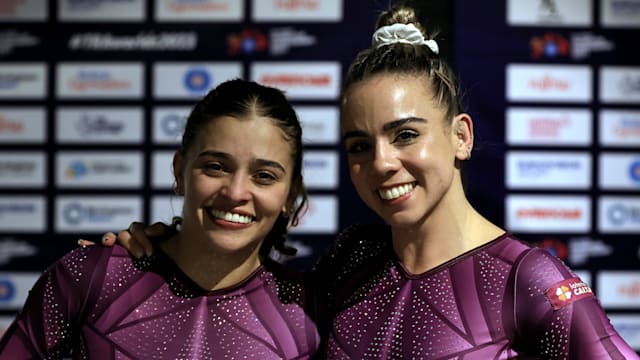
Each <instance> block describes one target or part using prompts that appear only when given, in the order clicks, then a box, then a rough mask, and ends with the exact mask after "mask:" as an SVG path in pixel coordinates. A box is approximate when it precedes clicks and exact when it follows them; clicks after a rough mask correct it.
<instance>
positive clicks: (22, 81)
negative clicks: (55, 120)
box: [0, 63, 47, 99]
mask: <svg viewBox="0 0 640 360" xmlns="http://www.w3.org/2000/svg"><path fill="white" fill-rule="evenodd" d="M46 90H47V66H46V65H45V64H37V63H2V66H0V99H44V98H45V97H46Z"/></svg>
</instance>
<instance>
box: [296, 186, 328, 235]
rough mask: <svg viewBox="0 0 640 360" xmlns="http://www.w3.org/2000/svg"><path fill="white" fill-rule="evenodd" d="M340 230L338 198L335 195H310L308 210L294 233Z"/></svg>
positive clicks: (324, 232)
mask: <svg viewBox="0 0 640 360" xmlns="http://www.w3.org/2000/svg"><path fill="white" fill-rule="evenodd" d="M337 231H338V198H337V197H336V196H333V195H312V196H309V206H308V208H307V212H306V213H305V214H304V216H303V217H302V218H301V219H300V223H299V224H298V226H296V227H294V228H293V229H292V230H291V233H292V234H335V233H336V232H337Z"/></svg>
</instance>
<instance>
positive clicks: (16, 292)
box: [0, 271, 42, 310]
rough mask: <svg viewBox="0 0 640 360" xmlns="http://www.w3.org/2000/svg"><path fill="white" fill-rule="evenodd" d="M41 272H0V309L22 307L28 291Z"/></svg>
mask: <svg viewBox="0 0 640 360" xmlns="http://www.w3.org/2000/svg"><path fill="white" fill-rule="evenodd" d="M41 274H42V273H40V272H8V271H1V272H0V309H2V310H17V309H22V307H23V306H24V302H25V301H26V300H27V296H29V291H30V290H31V288H32V287H33V285H34V284H35V283H36V281H37V280H38V278H39V277H40V275H41Z"/></svg>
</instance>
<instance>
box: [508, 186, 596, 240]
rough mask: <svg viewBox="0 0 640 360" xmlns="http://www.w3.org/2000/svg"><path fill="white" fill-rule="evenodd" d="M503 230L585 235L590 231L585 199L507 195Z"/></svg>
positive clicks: (580, 197)
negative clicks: (504, 227)
mask: <svg viewBox="0 0 640 360" xmlns="http://www.w3.org/2000/svg"><path fill="white" fill-rule="evenodd" d="M506 203H507V204H506V217H507V219H506V227H507V229H509V230H511V231H514V232H523V233H536V232H543V233H587V232H589V231H590V230H591V199H590V198H589V197H588V196H565V195H562V196H556V195H508V196H507V198H506Z"/></svg>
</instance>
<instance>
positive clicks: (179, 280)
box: [0, 246, 320, 360]
mask: <svg viewBox="0 0 640 360" xmlns="http://www.w3.org/2000/svg"><path fill="white" fill-rule="evenodd" d="M156 254H157V255H154V256H153V257H151V258H146V259H143V260H132V259H131V258H130V257H129V254H128V253H127V252H126V250H124V249H123V248H122V247H120V246H115V247H113V248H105V247H100V246H92V247H88V248H86V249H85V248H78V249H76V250H74V251H72V252H71V253H69V254H68V255H66V256H65V257H63V258H62V259H61V260H59V261H58V262H56V263H55V264H54V265H52V266H51V267H50V268H48V269H47V270H46V271H45V272H44V273H43V275H42V276H41V277H40V279H39V280H38V282H37V283H36V284H35V286H34V288H33V289H32V290H31V292H30V294H29V297H28V299H27V302H26V304H25V306H24V309H23V310H22V311H21V312H20V313H19V315H18V316H17V319H16V321H15V322H14V323H13V324H12V325H11V326H10V327H9V329H7V332H6V333H5V335H4V337H3V338H2V340H1V341H0V359H11V360H16V359H31V358H61V357H63V356H68V355H67V354H68V353H69V351H71V352H72V356H73V358H78V359H83V358H100V359H239V358H242V359H260V360H263V359H282V358H285V359H306V358H310V357H311V356H312V355H313V354H314V353H315V352H316V350H317V348H318V346H319V340H320V339H319V336H318V332H317V329H316V325H315V322H314V318H315V316H316V315H315V314H314V311H315V310H314V309H315V307H316V306H315V300H314V299H315V298H314V294H310V293H308V291H310V289H311V288H310V287H308V286H306V284H305V281H306V279H304V278H303V275H302V274H299V273H295V272H291V271H288V270H285V269H284V268H283V267H281V266H280V265H279V264H277V263H275V262H273V261H266V262H265V263H264V264H263V266H261V267H260V268H259V269H258V270H256V271H255V272H254V273H253V274H252V275H251V276H250V277H249V278H247V279H246V280H245V281H244V282H242V283H240V284H238V285H236V286H234V287H232V288H228V289H224V290H219V291H205V290H202V289H201V288H200V287H198V286H197V285H196V284H195V283H193V282H192V281H191V280H190V279H189V278H187V277H186V275H184V273H182V272H181V271H180V270H179V268H178V267H177V266H176V265H175V264H174V263H173V262H172V261H170V260H169V258H168V257H167V256H166V255H164V254H162V253H161V252H159V251H158V250H156Z"/></svg>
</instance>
